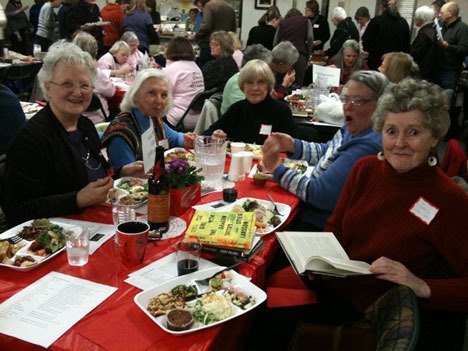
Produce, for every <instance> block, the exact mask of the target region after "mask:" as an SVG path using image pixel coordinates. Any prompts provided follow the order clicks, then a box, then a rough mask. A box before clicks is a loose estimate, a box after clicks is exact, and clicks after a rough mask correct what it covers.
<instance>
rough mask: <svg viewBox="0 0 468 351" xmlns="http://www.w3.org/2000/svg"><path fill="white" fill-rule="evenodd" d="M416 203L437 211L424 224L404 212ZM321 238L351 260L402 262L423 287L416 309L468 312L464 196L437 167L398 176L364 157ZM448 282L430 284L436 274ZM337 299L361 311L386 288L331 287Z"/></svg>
mask: <svg viewBox="0 0 468 351" xmlns="http://www.w3.org/2000/svg"><path fill="white" fill-rule="evenodd" d="M420 197H422V198H423V199H425V200H426V201H427V202H429V203H430V204H431V205H432V206H433V207H436V208H438V209H439V211H438V212H437V214H436V215H435V217H434V218H433V220H432V221H431V222H430V223H429V224H426V223H424V222H423V221H421V220H420V219H419V218H417V217H416V216H415V215H414V214H413V213H411V212H410V209H411V208H412V207H413V205H414V204H415V203H416V201H418V199H419V198H420ZM325 230H326V231H331V232H333V233H335V235H336V237H337V238H338V240H339V241H340V242H341V244H342V245H343V247H344V249H345V250H346V252H347V253H348V255H349V256H350V258H351V259H355V260H361V261H366V262H368V263H372V262H373V261H374V260H376V259H378V258H379V257H381V256H386V257H388V258H390V259H393V260H396V261H399V262H401V263H403V264H404V265H405V266H406V267H407V268H408V269H409V270H410V271H411V272H412V273H413V274H415V275H416V276H417V277H419V278H422V279H424V280H425V281H426V283H427V284H428V285H429V287H430V289H431V297H430V298H429V299H428V300H421V302H422V305H423V306H425V307H427V308H430V309H437V310H451V311H460V312H461V311H464V312H466V311H468V197H467V196H466V194H465V192H464V191H463V190H462V189H461V188H460V187H458V185H456V184H454V183H453V182H452V181H451V180H450V178H448V177H447V176H445V174H443V172H442V171H441V170H440V169H439V168H438V167H429V166H422V167H419V168H416V169H413V170H411V171H409V172H406V173H397V172H396V171H395V170H394V169H393V168H392V167H391V166H390V164H389V163H388V162H387V161H379V160H377V158H376V157H375V156H369V157H366V158H363V159H362V160H360V161H359V162H358V163H356V165H355V167H354V168H353V170H352V171H351V174H350V175H349V177H348V180H347V182H346V185H345V187H344V189H343V192H342V194H341V197H340V199H339V201H338V204H337V206H336V208H335V211H334V212H333V214H332V216H331V217H330V218H329V220H328V222H327V224H326V226H325ZM444 266H448V267H450V269H451V270H452V273H451V274H450V275H449V278H445V279H435V278H434V277H435V276H439V277H440V276H441V273H436V271H439V270H440V268H441V267H444ZM332 286H334V287H335V288H337V289H340V290H338V291H339V292H340V294H341V295H343V297H345V298H347V299H350V300H351V301H352V302H353V304H354V306H355V307H356V308H357V309H359V310H361V311H362V310H364V309H365V308H366V307H367V306H369V305H370V304H371V303H372V302H373V301H375V300H376V299H377V298H378V297H379V296H380V295H381V294H382V293H383V292H384V291H385V290H387V289H388V288H389V287H391V286H392V283H388V282H385V281H382V280H380V279H377V278H375V277H372V276H366V277H358V278H351V279H345V280H339V281H338V280H332Z"/></svg>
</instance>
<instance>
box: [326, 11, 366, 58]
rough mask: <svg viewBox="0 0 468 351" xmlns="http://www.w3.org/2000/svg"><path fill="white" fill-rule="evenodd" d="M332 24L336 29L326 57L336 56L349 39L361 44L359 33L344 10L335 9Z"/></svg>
mask: <svg viewBox="0 0 468 351" xmlns="http://www.w3.org/2000/svg"><path fill="white" fill-rule="evenodd" d="M332 22H333V24H334V25H335V26H336V29H335V31H334V32H333V36H332V38H331V40H330V48H329V49H328V50H326V51H325V55H326V56H328V57H333V56H335V55H336V54H337V53H338V51H340V49H341V47H342V46H343V43H344V42H345V41H346V40H348V39H354V40H356V41H357V42H359V31H358V29H357V28H356V25H355V24H354V22H353V20H352V19H351V17H347V16H346V11H345V9H344V8H342V7H335V8H334V9H333V15H332Z"/></svg>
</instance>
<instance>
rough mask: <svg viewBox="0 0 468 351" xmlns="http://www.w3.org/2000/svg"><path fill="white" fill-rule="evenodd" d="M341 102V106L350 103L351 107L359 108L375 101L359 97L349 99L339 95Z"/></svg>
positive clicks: (346, 96)
mask: <svg viewBox="0 0 468 351" xmlns="http://www.w3.org/2000/svg"><path fill="white" fill-rule="evenodd" d="M340 99H341V102H342V103H343V104H347V103H350V104H351V105H353V106H361V105H364V104H367V103H368V102H370V101H375V100H376V99H364V98H361V97H350V96H348V95H340Z"/></svg>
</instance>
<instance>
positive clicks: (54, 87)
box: [2, 43, 143, 225]
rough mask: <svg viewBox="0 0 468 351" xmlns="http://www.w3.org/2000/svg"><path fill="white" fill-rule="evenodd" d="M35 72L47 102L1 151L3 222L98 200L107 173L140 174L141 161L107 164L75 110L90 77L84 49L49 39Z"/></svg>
mask: <svg viewBox="0 0 468 351" xmlns="http://www.w3.org/2000/svg"><path fill="white" fill-rule="evenodd" d="M38 78H39V82H40V85H41V88H42V89H43V92H44V95H45V96H46V98H47V99H48V104H47V105H46V107H44V109H42V110H41V111H39V112H38V113H37V114H36V115H35V116H34V117H33V118H32V119H30V120H29V121H28V123H27V124H26V126H25V127H24V128H23V129H21V131H20V132H19V133H18V134H17V136H16V138H15V140H14V141H13V143H12V145H11V148H10V150H9V151H8V153H7V164H6V174H5V183H4V191H3V196H2V208H3V210H4V212H5V215H6V219H7V222H8V224H9V225H16V224H19V223H22V222H24V221H27V220H29V219H33V218H41V217H54V216H63V215H67V214H71V213H78V212H80V211H82V210H83V209H84V208H85V207H87V206H90V205H94V204H98V203H101V202H103V201H104V200H105V199H106V196H107V192H108V190H109V189H110V188H111V187H112V184H113V181H112V178H111V177H109V176H108V174H110V173H120V174H121V175H132V174H137V175H143V172H142V171H143V167H142V165H141V164H133V165H129V166H127V167H125V168H123V169H121V170H120V172H114V171H112V170H110V169H109V167H108V165H107V162H106V160H105V159H104V157H103V156H102V154H101V152H100V150H101V143H100V141H99V136H98V134H97V132H96V129H95V128H94V125H93V123H92V122H91V121H90V120H89V119H87V118H85V117H82V116H81V114H82V113H83V112H84V111H86V109H87V107H88V105H89V103H90V101H91V97H92V94H93V90H94V86H93V85H94V80H95V78H96V67H95V64H94V60H93V59H92V58H91V56H90V55H89V54H88V53H86V52H83V51H82V50H81V49H80V48H79V47H77V46H76V45H74V44H71V43H59V44H56V45H52V46H51V48H50V50H49V53H48V54H47V56H46V57H45V59H44V64H43V66H42V69H41V71H40V72H39V75H38Z"/></svg>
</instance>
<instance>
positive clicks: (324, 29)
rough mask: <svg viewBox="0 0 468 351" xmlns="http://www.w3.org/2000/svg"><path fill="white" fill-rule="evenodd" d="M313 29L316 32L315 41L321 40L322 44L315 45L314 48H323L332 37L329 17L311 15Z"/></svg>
mask: <svg viewBox="0 0 468 351" xmlns="http://www.w3.org/2000/svg"><path fill="white" fill-rule="evenodd" d="M309 21H310V24H312V30H313V32H314V41H315V40H320V41H321V42H322V44H320V45H317V46H314V50H323V45H324V44H325V43H326V42H327V41H328V39H330V26H329V25H328V21H327V19H326V18H325V17H324V16H322V15H317V16H315V17H309Z"/></svg>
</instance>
